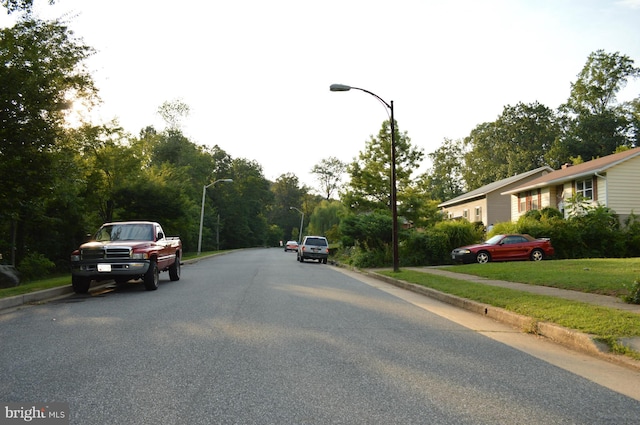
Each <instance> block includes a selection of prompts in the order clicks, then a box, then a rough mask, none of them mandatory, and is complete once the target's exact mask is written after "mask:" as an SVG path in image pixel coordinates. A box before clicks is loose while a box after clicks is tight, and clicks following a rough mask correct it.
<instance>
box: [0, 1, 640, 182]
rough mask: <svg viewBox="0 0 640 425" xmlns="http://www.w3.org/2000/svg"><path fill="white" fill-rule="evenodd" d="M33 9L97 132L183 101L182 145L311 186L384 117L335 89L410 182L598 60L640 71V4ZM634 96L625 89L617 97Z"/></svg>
mask: <svg viewBox="0 0 640 425" xmlns="http://www.w3.org/2000/svg"><path fill="white" fill-rule="evenodd" d="M36 13H37V15H38V16H39V17H41V18H44V19H49V18H62V19H64V20H65V21H67V22H68V24H69V27H70V28H71V29H72V30H73V31H74V33H75V35H76V36H78V37H81V38H82V39H83V40H84V42H85V43H86V44H88V45H89V46H92V47H93V48H94V49H96V54H95V55H94V56H93V57H91V58H90V60H89V61H88V62H87V66H88V68H89V70H90V71H91V73H92V75H93V78H94V80H95V82H96V84H97V86H98V89H99V90H100V96H101V98H102V101H103V103H102V104H101V106H100V107H99V109H97V110H95V111H94V112H93V115H92V118H91V119H92V120H93V122H94V123H96V124H99V123H105V122H108V121H111V120H113V119H117V120H118V122H119V123H120V125H121V126H122V127H123V128H124V129H125V130H126V131H128V132H130V133H131V134H133V135H138V134H139V132H140V130H141V129H142V128H144V127H146V126H149V125H153V126H155V127H156V128H157V129H163V128H164V123H163V121H162V120H161V118H160V116H159V115H158V114H157V111H158V108H159V106H160V105H162V104H163V103H164V102H167V101H181V102H183V103H185V104H187V105H188V106H189V107H190V114H189V115H188V116H187V117H186V118H184V119H183V120H182V131H183V133H184V134H185V135H186V136H187V137H189V139H190V140H191V141H192V142H194V143H196V144H198V145H207V146H214V145H218V146H219V147H220V148H222V149H223V150H224V151H226V152H227V153H228V154H229V155H230V156H231V157H232V158H245V159H247V160H251V161H256V162H257V163H259V164H260V165H261V166H262V168H263V173H264V176H265V177H266V178H268V179H270V180H273V181H275V180H276V179H277V178H278V177H279V176H281V175H282V174H285V173H293V174H295V175H296V176H297V177H298V179H299V180H300V182H301V184H306V185H308V186H310V187H312V188H315V187H317V186H318V184H317V182H316V180H315V178H314V176H313V174H311V173H310V171H311V169H312V167H313V166H314V165H316V164H319V163H320V161H322V160H323V159H326V158H329V157H337V158H338V159H340V160H342V161H345V162H351V161H352V160H353V159H354V158H356V157H357V155H358V153H359V152H361V151H363V150H364V148H365V144H366V142H367V141H368V140H369V139H370V137H371V136H372V135H377V133H378V131H379V130H380V128H381V126H382V122H383V121H384V120H387V119H388V118H389V117H388V110H387V109H386V108H385V107H384V106H383V105H382V104H381V103H380V102H379V101H378V100H377V99H375V98H374V97H373V96H371V95H369V94H367V93H364V92H361V91H356V90H351V91H349V92H330V91H329V86H330V85H331V84H333V83H341V84H347V85H350V86H354V87H360V88H363V89H366V90H369V91H371V92H373V93H375V94H377V95H378V96H379V97H380V98H382V99H384V100H385V101H386V102H387V103H390V102H391V101H393V102H394V114H395V119H396V121H397V123H398V127H399V129H400V131H401V132H403V133H404V132H406V133H407V135H408V136H409V138H410V139H411V143H412V144H413V145H414V146H416V147H418V148H421V149H423V151H424V153H425V161H424V163H423V166H422V168H421V170H419V172H422V171H425V170H426V169H427V167H428V166H429V162H428V159H427V157H426V154H429V153H432V152H434V151H435V150H436V149H438V148H439V147H440V146H441V145H442V143H443V142H444V140H445V139H452V140H457V139H462V138H464V137H466V136H468V135H469V133H470V132H471V130H472V129H473V128H475V127H476V126H477V125H479V124H482V123H484V122H491V121H495V120H496V119H497V118H498V116H499V115H500V114H501V113H502V111H503V109H504V107H505V106H507V105H515V104H517V103H519V102H522V103H533V102H536V101H537V102H539V103H542V104H544V105H546V106H547V107H549V108H551V109H556V108H557V107H558V106H559V105H560V104H562V103H564V102H565V101H566V100H567V98H568V96H569V92H570V89H571V83H572V82H575V81H576V76H577V75H578V73H579V72H580V71H581V69H582V68H583V67H584V65H585V63H586V61H587V58H588V56H589V54H590V53H592V52H595V51H596V50H599V49H603V50H605V51H606V52H608V53H615V52H619V53H620V54H623V55H626V56H628V57H630V58H631V59H632V60H634V61H635V65H636V66H640V0H620V1H618V0H447V1H444V0H442V1H436V0H394V1H388V0H387V1H379V0H339V1H338V0H322V1H317V0H316V1H314V0H270V1H264V0H233V1H230V0H224V1H222V0H209V1H202V0H181V1H175V0H172V1H168V0H133V1H132V0H91V1H87V0H56V3H55V5H53V6H49V5H48V2H47V1H43V0H36ZM11 19H12V18H11V17H7V16H4V15H3V16H0V26H7V25H9V24H10V23H11ZM638 96H640V82H639V81H635V82H632V83H630V84H629V85H628V86H627V87H626V89H625V90H624V91H623V92H622V93H621V94H620V96H619V100H620V101H624V100H631V99H632V98H635V97H638ZM218 177H219V178H224V177H225V176H218Z"/></svg>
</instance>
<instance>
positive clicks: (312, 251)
mask: <svg viewBox="0 0 640 425" xmlns="http://www.w3.org/2000/svg"><path fill="white" fill-rule="evenodd" d="M297 257H298V258H297V259H298V261H300V262H301V263H303V262H304V260H318V262H319V263H324V264H327V259H328V258H329V242H327V238H325V237H323V236H305V237H304V239H303V240H302V244H300V246H299V247H298V256H297Z"/></svg>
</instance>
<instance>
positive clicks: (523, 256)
mask: <svg viewBox="0 0 640 425" xmlns="http://www.w3.org/2000/svg"><path fill="white" fill-rule="evenodd" d="M553 254H554V249H553V246H551V240H550V239H549V238H539V239H536V238H533V237H531V236H529V235H495V236H493V237H492V238H491V239H489V240H487V241H486V242H483V243H481V244H476V245H468V246H463V247H460V248H456V249H454V250H453V251H451V259H452V260H453V261H455V262H458V263H488V262H489V261H511V260H531V261H540V260H544V259H545V258H549V257H551V256H553Z"/></svg>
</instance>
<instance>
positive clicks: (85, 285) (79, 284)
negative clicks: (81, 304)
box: [71, 276, 91, 294]
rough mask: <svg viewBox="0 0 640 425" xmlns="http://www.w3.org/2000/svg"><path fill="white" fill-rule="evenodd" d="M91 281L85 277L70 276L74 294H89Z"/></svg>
mask: <svg viewBox="0 0 640 425" xmlns="http://www.w3.org/2000/svg"><path fill="white" fill-rule="evenodd" d="M90 284H91V279H89V278H88V277H86V276H71V286H72V287H73V292H75V293H76V294H86V293H87V292H89V285H90Z"/></svg>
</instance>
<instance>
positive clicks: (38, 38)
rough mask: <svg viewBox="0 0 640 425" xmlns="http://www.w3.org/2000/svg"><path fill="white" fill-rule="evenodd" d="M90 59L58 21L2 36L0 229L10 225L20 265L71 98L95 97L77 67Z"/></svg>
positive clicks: (33, 22)
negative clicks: (29, 229) (1, 225)
mask: <svg viewBox="0 0 640 425" xmlns="http://www.w3.org/2000/svg"><path fill="white" fill-rule="evenodd" d="M91 54H93V49H91V48H90V47H88V46H86V45H84V44H83V43H82V42H81V41H80V40H78V39H75V38H74V37H73V34H72V32H71V31H70V30H69V29H68V28H67V27H66V25H64V24H63V23H62V22H60V21H57V20H56V21H47V22H45V21H41V20H38V19H32V18H31V17H30V16H28V15H27V16H25V17H24V18H22V19H20V20H19V21H18V22H17V23H16V25H15V26H14V27H12V28H4V29H2V30H0V122H2V127H0V181H2V185H1V186H0V203H1V204H2V206H3V214H2V216H0V223H2V224H3V225H4V226H7V222H8V221H9V222H11V223H12V225H11V228H12V233H13V237H12V239H14V240H15V241H16V250H17V251H16V253H17V256H18V259H19V258H21V257H22V256H23V255H24V246H25V243H26V240H25V238H26V233H25V232H26V231H27V228H28V226H29V222H30V221H31V220H33V218H34V217H37V216H38V215H40V214H41V213H42V206H43V200H44V199H46V198H47V197H49V196H50V195H51V182H52V181H53V180H55V176H54V175H53V174H52V173H53V172H54V171H55V170H56V169H57V168H56V167H55V166H54V165H53V151H54V150H55V145H56V142H57V140H59V139H60V138H61V136H62V135H63V134H64V122H65V121H64V120H65V109H66V108H68V106H69V104H70V102H71V101H73V100H74V99H93V97H94V96H95V94H96V90H95V87H94V84H93V80H92V79H91V77H90V75H89V74H88V72H87V71H86V69H85V68H84V67H83V64H84V61H85V60H86V59H87V58H88V57H89V56H90V55H91ZM16 170H20V171H21V172H20V173H17V172H16ZM5 228H6V227H5Z"/></svg>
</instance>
